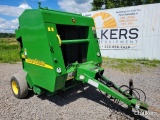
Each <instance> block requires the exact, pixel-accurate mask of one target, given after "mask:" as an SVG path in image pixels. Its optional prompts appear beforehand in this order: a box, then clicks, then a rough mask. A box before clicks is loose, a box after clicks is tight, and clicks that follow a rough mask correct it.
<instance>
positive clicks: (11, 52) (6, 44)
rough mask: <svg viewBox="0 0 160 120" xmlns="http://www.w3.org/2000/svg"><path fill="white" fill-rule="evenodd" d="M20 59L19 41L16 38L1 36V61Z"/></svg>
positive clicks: (9, 61) (12, 61)
mask: <svg viewBox="0 0 160 120" xmlns="http://www.w3.org/2000/svg"><path fill="white" fill-rule="evenodd" d="M17 61H20V57H19V43H18V42H17V41H16V40H15V38H0V63H15V62H17Z"/></svg>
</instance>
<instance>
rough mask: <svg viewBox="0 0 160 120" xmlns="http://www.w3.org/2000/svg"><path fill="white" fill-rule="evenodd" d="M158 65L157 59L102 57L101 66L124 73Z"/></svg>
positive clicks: (159, 63) (159, 64)
mask: <svg viewBox="0 0 160 120" xmlns="http://www.w3.org/2000/svg"><path fill="white" fill-rule="evenodd" d="M158 66H160V61H159V60H146V59H113V58H103V67H108V68H114V69H119V70H120V71H122V72H126V73H138V72H141V71H142V68H153V67H158Z"/></svg>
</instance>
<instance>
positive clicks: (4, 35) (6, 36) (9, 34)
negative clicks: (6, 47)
mask: <svg viewBox="0 0 160 120" xmlns="http://www.w3.org/2000/svg"><path fill="white" fill-rule="evenodd" d="M13 37H15V34H14V33H0V38H13Z"/></svg>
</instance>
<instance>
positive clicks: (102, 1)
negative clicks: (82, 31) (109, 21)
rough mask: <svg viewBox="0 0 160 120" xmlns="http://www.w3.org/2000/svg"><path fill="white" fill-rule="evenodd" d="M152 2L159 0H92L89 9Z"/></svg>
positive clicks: (158, 0) (159, 0)
mask: <svg viewBox="0 0 160 120" xmlns="http://www.w3.org/2000/svg"><path fill="white" fill-rule="evenodd" d="M152 3H160V0H93V2H92V3H91V4H92V9H91V11H95V10H102V9H110V8H118V7H126V6H136V5H143V4H152Z"/></svg>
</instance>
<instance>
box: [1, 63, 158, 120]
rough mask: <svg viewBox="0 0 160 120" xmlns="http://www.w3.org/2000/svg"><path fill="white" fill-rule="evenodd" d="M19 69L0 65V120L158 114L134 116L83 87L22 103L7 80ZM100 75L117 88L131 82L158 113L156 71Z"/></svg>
mask: <svg viewBox="0 0 160 120" xmlns="http://www.w3.org/2000/svg"><path fill="white" fill-rule="evenodd" d="M21 69H22V66H21V63H16V64H7V63H3V64H2V63H1V64H0V120H117V119H118V120H125V119H129V120H130V119H131V120H134V119H140V120H142V119H150V120H159V119H160V114H159V113H156V112H153V111H148V112H147V113H146V114H145V115H135V114H137V113H134V112H133V113H131V112H129V110H128V109H126V107H125V106H124V105H122V106H121V105H118V104H115V103H113V102H112V100H110V99H109V98H107V97H104V96H103V95H102V94H101V93H100V92H99V90H97V89H96V88H94V87H92V86H90V85H87V84H84V89H83V87H82V86H81V85H79V86H76V87H75V88H71V89H69V90H67V91H65V92H61V93H58V94H55V95H53V96H50V97H48V96H46V95H41V96H37V95H34V94H33V92H32V91H30V92H29V95H28V97H27V98H26V99H17V98H15V97H14V96H13V94H12V92H11V87H10V78H11V76H12V75H13V74H15V73H17V72H18V71H19V70H21ZM104 75H105V76H106V77H107V78H109V79H110V80H111V81H113V82H114V83H116V84H117V85H122V84H127V85H128V81H129V79H133V81H134V87H137V88H140V89H142V90H143V91H144V92H145V93H146V96H147V100H146V102H147V103H148V104H149V105H151V106H153V107H156V108H158V109H160V67H157V68H148V69H144V70H143V71H142V72H140V73H136V74H127V73H122V72H120V71H118V70H114V69H109V68H106V70H105V73H104Z"/></svg>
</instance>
